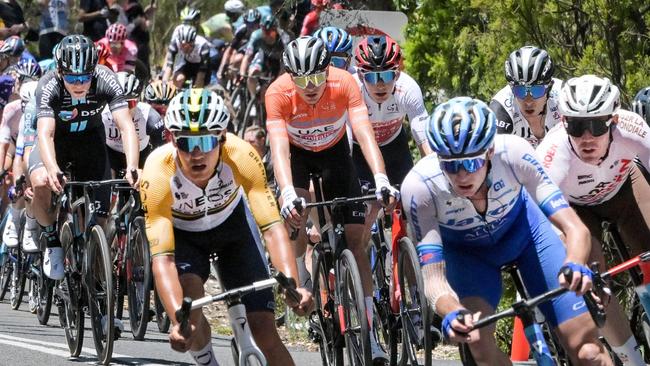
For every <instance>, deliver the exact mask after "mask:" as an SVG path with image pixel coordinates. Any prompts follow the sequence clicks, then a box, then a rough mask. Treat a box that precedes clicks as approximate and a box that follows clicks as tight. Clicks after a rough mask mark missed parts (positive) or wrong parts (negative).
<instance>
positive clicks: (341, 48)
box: [314, 27, 352, 55]
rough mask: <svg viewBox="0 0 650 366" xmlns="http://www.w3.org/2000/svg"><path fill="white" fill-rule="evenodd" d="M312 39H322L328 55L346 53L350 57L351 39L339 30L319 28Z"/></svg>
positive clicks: (346, 33)
mask: <svg viewBox="0 0 650 366" xmlns="http://www.w3.org/2000/svg"><path fill="white" fill-rule="evenodd" d="M314 37H318V38H320V39H322V40H323V42H325V47H327V50H328V51H330V53H332V52H335V53H347V54H348V55H352V37H351V36H350V34H348V32H346V31H344V30H343V29H341V28H337V27H325V28H320V29H318V30H317V31H316V32H314Z"/></svg>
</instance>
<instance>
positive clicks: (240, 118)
mask: <svg viewBox="0 0 650 366" xmlns="http://www.w3.org/2000/svg"><path fill="white" fill-rule="evenodd" d="M247 94H248V89H247V88H246V84H245V83H241V84H240V85H238V86H237V87H235V90H234V91H233V92H232V94H231V95H230V104H231V105H232V108H233V110H234V111H235V115H234V116H233V117H234V121H233V126H235V129H234V133H235V134H236V135H241V134H243V128H242V125H243V123H244V113H245V112H246V105H247V104H248V96H247Z"/></svg>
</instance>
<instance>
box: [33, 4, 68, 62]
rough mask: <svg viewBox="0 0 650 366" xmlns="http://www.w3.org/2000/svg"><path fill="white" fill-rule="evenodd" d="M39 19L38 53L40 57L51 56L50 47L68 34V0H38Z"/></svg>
mask: <svg viewBox="0 0 650 366" xmlns="http://www.w3.org/2000/svg"><path fill="white" fill-rule="evenodd" d="M38 5H39V6H40V8H41V21H40V30H39V37H38V53H39V57H40V58H41V59H46V58H52V49H53V48H54V45H56V44H57V43H59V42H60V41H61V40H62V39H63V37H64V36H65V35H66V34H68V15H69V14H68V0H38Z"/></svg>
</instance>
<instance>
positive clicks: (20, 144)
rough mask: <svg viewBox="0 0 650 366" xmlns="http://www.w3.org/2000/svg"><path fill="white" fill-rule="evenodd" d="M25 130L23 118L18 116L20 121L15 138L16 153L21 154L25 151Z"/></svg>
mask: <svg viewBox="0 0 650 366" xmlns="http://www.w3.org/2000/svg"><path fill="white" fill-rule="evenodd" d="M24 130H25V119H24V118H22V117H20V123H19V124H18V137H17V138H16V155H18V156H23V154H24V152H25V135H24V133H23V131H24Z"/></svg>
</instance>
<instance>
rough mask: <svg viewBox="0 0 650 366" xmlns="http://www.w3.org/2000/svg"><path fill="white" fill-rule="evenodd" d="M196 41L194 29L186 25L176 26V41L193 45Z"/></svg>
mask: <svg viewBox="0 0 650 366" xmlns="http://www.w3.org/2000/svg"><path fill="white" fill-rule="evenodd" d="M195 40H196V28H195V27H194V26H191V25H188V24H182V25H179V26H178V41H179V42H180V43H194V41H195Z"/></svg>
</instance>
